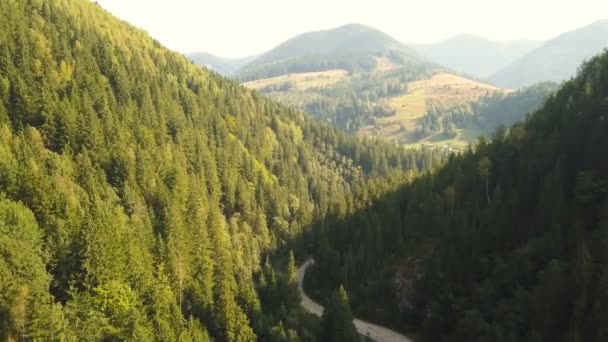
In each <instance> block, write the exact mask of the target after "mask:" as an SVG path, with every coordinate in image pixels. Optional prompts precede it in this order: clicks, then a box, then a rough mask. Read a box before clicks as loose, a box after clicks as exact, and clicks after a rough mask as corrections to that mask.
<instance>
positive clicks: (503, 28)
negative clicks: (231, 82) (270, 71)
mask: <svg viewBox="0 0 608 342" xmlns="http://www.w3.org/2000/svg"><path fill="white" fill-rule="evenodd" d="M98 2H99V3H100V4H101V5H102V6H103V7H104V8H106V9H107V10H109V11H110V12H112V13H113V14H115V15H117V16H118V17H120V18H122V19H125V20H126V21H128V22H130V23H131V24H134V25H135V26H138V27H140V28H143V29H144V30H146V31H148V33H150V34H151V35H152V36H153V37H154V38H156V39H158V40H159V41H160V42H162V43H163V44H165V45H166V46H168V47H169V48H171V49H174V50H177V51H180V52H183V53H187V52H195V51H206V52H210V53H213V54H217V55H220V56H225V57H237V56H245V55H250V54H256V53H260V52H264V51H266V50H268V49H270V48H272V47H273V46H275V45H276V44H278V43H280V42H282V41H284V40H286V39H289V38H291V37H293V36H294V35H297V34H299V33H302V32H306V31H314V30H320V29H328V28H333V27H336V26H340V25H343V24H347V23H355V22H356V23H361V24H366V25H370V26H373V27H376V28H378V29H380V30H382V31H385V32H387V33H388V34H390V35H392V36H393V37H395V38H397V39H398V40H401V41H403V42H406V43H408V42H410V43H421V42H422V43H423V42H432V41H436V40H440V39H443V38H447V37H449V36H451V35H454V34H458V33H473V34H479V35H483V36H486V37H489V38H492V39H500V40H513V39H547V38H551V37H553V36H555V35H557V34H559V33H561V32H564V31H568V30H571V29H573V28H576V27H579V26H584V25H586V24H588V23H591V22H593V21H595V20H598V19H601V18H602V17H608V0H422V1H421V0H416V1H411V0H299V1H295V0H213V1H212V0H98Z"/></svg>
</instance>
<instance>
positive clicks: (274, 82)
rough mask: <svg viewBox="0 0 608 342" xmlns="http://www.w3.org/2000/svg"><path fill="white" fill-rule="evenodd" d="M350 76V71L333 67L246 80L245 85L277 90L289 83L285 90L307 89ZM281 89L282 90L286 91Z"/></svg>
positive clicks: (253, 87)
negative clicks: (273, 87)
mask: <svg viewBox="0 0 608 342" xmlns="http://www.w3.org/2000/svg"><path fill="white" fill-rule="evenodd" d="M347 76H348V71H346V70H343V69H332V70H326V71H314V72H301V73H295V74H287V75H281V76H276V77H271V78H264V79H261V80H255V81H250V82H245V83H243V85H244V86H245V87H247V88H250V89H255V90H262V89H264V88H267V87H269V86H276V87H277V90H279V88H280V87H281V86H283V85H287V86H286V89H285V90H306V89H309V88H317V87H324V86H328V85H332V84H336V83H338V82H339V81H341V80H343V79H344V78H346V77H347ZM285 90H281V91H285Z"/></svg>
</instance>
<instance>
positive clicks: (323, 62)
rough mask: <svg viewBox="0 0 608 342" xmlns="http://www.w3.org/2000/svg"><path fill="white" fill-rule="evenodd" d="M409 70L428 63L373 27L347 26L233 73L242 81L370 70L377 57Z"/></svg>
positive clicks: (288, 44)
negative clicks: (338, 71) (295, 74)
mask: <svg viewBox="0 0 608 342" xmlns="http://www.w3.org/2000/svg"><path fill="white" fill-rule="evenodd" d="M379 57H382V58H385V59H387V60H388V61H390V62H391V63H394V64H398V65H405V66H408V67H411V68H419V67H424V66H426V65H427V64H429V63H428V62H427V61H425V60H424V59H423V58H422V57H420V56H418V55H417V54H416V53H415V52H414V51H413V50H411V49H409V48H407V47H406V46H404V45H403V44H401V43H399V42H397V41H396V40H395V39H393V38H392V37H390V36H388V35H387V34H385V33H383V32H380V31H378V30H376V29H374V28H371V27H368V26H364V25H360V24H349V25H344V26H340V27H338V28H335V29H331V30H324V31H317V32H308V33H304V34H301V35H299V36H296V37H294V38H292V39H290V40H288V41H285V42H284V43H282V44H280V45H278V46H277V47H275V48H274V49H272V50H270V51H269V52H267V53H265V54H263V55H261V56H259V57H258V58H256V59H255V60H254V61H252V62H251V63H249V64H247V65H246V66H244V67H243V68H241V69H240V70H239V71H238V72H237V73H236V75H235V76H236V78H237V79H239V80H241V81H251V80H256V79H263V78H269V77H274V76H280V75H286V74H290V73H300V72H313V71H326V70H331V69H344V70H347V71H349V72H359V71H372V70H374V69H375V68H376V65H377V64H378V63H377V58H379Z"/></svg>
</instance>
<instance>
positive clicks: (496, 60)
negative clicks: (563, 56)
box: [411, 34, 541, 79]
mask: <svg viewBox="0 0 608 342" xmlns="http://www.w3.org/2000/svg"><path fill="white" fill-rule="evenodd" d="M540 44H541V42H538V41H529V40H519V41H493V40H489V39H487V38H484V37H481V36H476V35H470V34H461V35H457V36H453V37H450V38H447V39H445V40H441V41H438V42H436V43H432V44H415V45H411V46H412V47H413V48H414V49H416V51H418V52H419V53H420V54H421V55H423V56H426V57H428V58H429V59H430V60H432V61H434V62H436V63H438V64H441V65H443V66H446V67H448V68H450V69H453V70H455V71H458V72H462V73H465V74H468V75H470V76H474V77H477V78H480V79H485V78H487V77H489V76H491V75H493V74H494V73H496V72H497V71H498V70H500V69H501V68H503V67H504V66H505V65H508V64H509V63H511V62H513V61H515V60H516V59H517V58H519V57H521V56H523V55H524V54H526V53H528V52H529V51H531V50H532V49H534V48H536V47H537V46H538V45H540Z"/></svg>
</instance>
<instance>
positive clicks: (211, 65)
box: [187, 52, 258, 76]
mask: <svg viewBox="0 0 608 342" xmlns="http://www.w3.org/2000/svg"><path fill="white" fill-rule="evenodd" d="M187 57H188V58H189V59H190V60H191V61H192V62H193V63H194V64H196V65H200V66H202V67H206V68H208V69H211V70H213V71H215V72H217V73H220V74H222V75H225V76H230V75H231V74H233V73H234V72H236V71H237V70H238V69H240V68H241V67H243V66H244V65H246V64H248V63H250V62H251V61H253V60H254V59H256V58H257V57H258V55H252V56H247V57H240V58H225V57H220V56H216V55H213V54H210V53H207V52H195V53H191V54H188V55H187Z"/></svg>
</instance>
